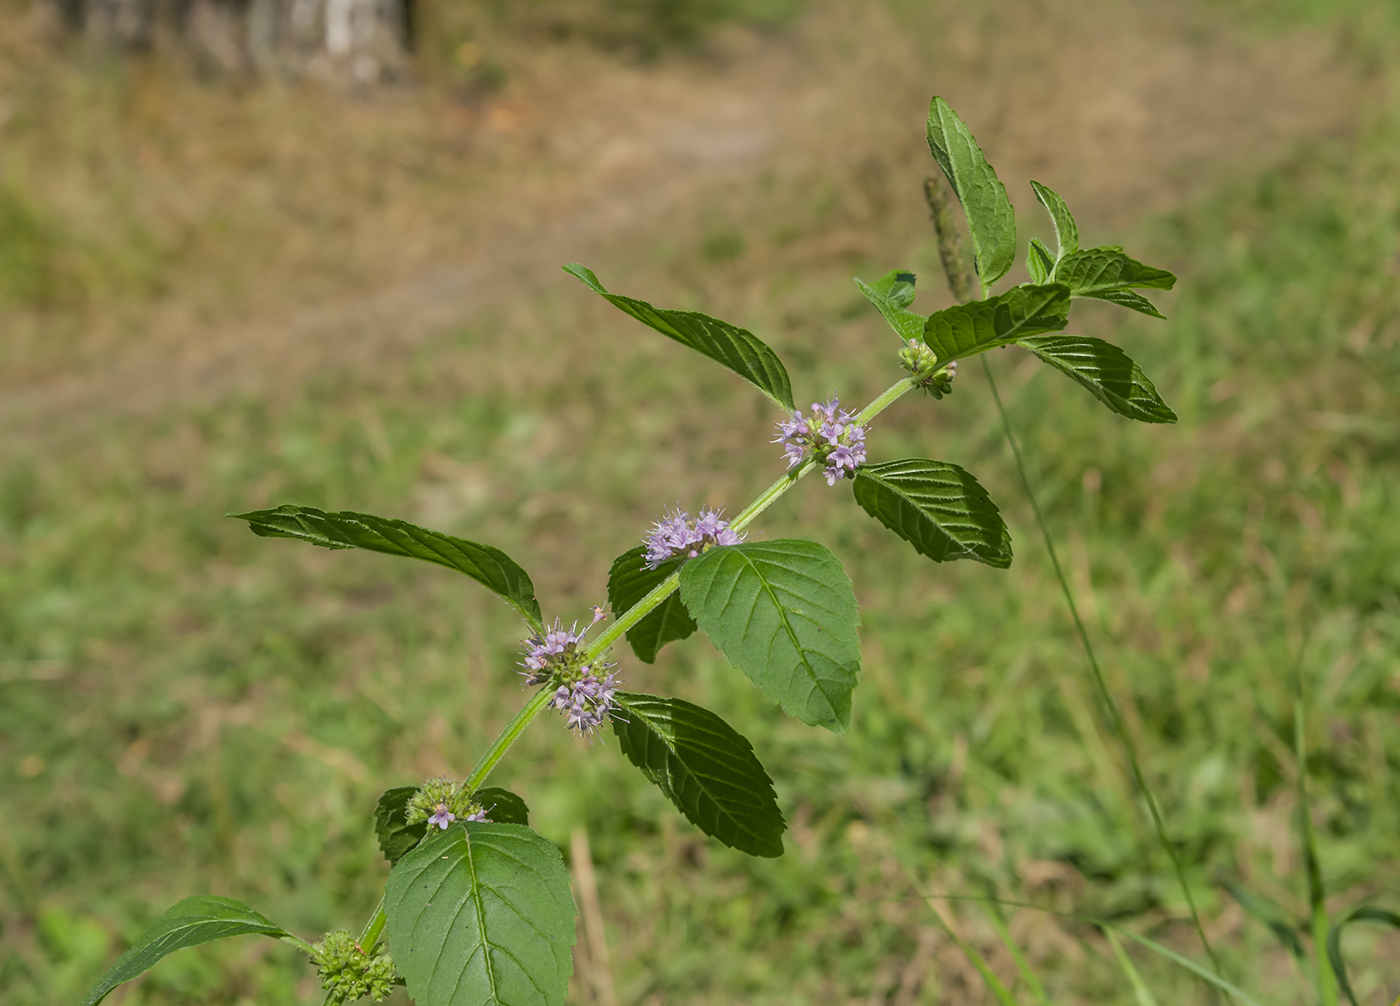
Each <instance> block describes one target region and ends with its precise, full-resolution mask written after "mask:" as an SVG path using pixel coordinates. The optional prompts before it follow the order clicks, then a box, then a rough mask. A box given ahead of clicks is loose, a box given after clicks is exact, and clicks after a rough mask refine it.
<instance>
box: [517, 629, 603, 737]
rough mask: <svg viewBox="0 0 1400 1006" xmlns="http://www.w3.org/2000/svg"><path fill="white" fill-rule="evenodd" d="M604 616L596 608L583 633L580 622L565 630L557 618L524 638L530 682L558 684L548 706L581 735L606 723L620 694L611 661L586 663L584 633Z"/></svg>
mask: <svg viewBox="0 0 1400 1006" xmlns="http://www.w3.org/2000/svg"><path fill="white" fill-rule="evenodd" d="M602 618H603V609H602V608H601V607H598V608H594V609H593V622H592V623H591V624H590V625H588V626H585V627H584V629H583V631H582V632H580V631H578V623H577V622H575V623H574V624H573V626H572V627H570V628H568V629H565V628H564V626H563V623H562V622H560V621H559V619H557V618H556V619H555V620H554V625H553V627H552V628H550V629H548V630H547V631H546V632H545V633H543V634H542V635H539V636H534V637H531V638H530V639H527V640H526V641H525V659H524V660H522V661H521V662H520V663H521V666H522V667H524V668H525V669H524V670H523V671H521V672H520V673H521V674H523V675H524V676H525V683H526V684H527V685H542V684H545V683H552V684H553V685H554V686H555V689H554V695H553V696H552V697H551V698H550V700H549V705H550V706H551V707H552V708H554V709H557V710H559V711H560V712H561V713H563V714H564V716H565V725H566V726H568V727H569V729H571V730H574V731H576V732H577V733H578V734H579V735H580V736H582V735H583V734H588V733H592V732H593V731H594V730H596V729H597V728H598V727H600V726H602V725H603V724H604V723H606V722H607V720H608V714H609V713H610V712H611V710H612V706H613V701H614V696H615V695H616V693H617V675H616V674H615V673H613V672H612V667H613V665H612V664H611V663H609V662H608V661H606V660H603V659H601V658H599V659H595V660H592V661H590V662H589V663H584V662H583V650H582V649H581V644H582V643H583V637H584V634H585V633H587V632H588V630H589V629H590V628H592V627H593V625H596V624H598V622H600V621H601V620H602Z"/></svg>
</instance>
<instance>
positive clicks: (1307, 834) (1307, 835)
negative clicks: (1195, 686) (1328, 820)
mask: <svg viewBox="0 0 1400 1006" xmlns="http://www.w3.org/2000/svg"><path fill="white" fill-rule="evenodd" d="M1295 680H1296V683H1297V686H1298V695H1297V698H1296V699H1295V700H1294V703H1293V750H1294V756H1295V757H1296V758H1297V760H1298V819H1299V825H1298V826H1299V828H1300V829H1301V830H1302V833H1303V862H1304V864H1305V866H1306V869H1307V875H1308V906H1309V908H1310V909H1311V922H1312V938H1313V958H1314V961H1315V965H1314V966H1315V968H1316V971H1315V980H1316V983H1317V998H1318V1001H1319V1002H1320V1003H1322V1006H1338V1004H1339V1003H1340V1001H1341V991H1340V989H1339V987H1338V985H1337V976H1336V975H1335V974H1333V973H1332V962H1331V961H1330V960H1329V959H1328V957H1327V953H1326V951H1325V950H1324V948H1325V947H1326V946H1327V932H1328V930H1329V929H1330V928H1331V926H1330V923H1329V922H1328V919H1327V890H1326V888H1325V887H1323V885H1322V864H1321V862H1320V861H1319V859H1318V855H1317V836H1316V835H1314V834H1313V826H1312V813H1311V811H1310V809H1309V804H1308V761H1307V759H1308V750H1307V740H1306V733H1307V730H1306V727H1307V724H1306V722H1305V720H1304V712H1303V674H1302V657H1301V655H1300V656H1299V660H1298V667H1297V669H1296V671H1295Z"/></svg>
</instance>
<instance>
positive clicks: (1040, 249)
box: [1026, 238, 1055, 284]
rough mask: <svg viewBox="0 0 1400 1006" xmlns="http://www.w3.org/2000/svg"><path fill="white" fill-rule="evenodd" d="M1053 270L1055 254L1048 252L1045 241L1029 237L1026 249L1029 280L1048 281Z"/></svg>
mask: <svg viewBox="0 0 1400 1006" xmlns="http://www.w3.org/2000/svg"><path fill="white" fill-rule="evenodd" d="M1054 270H1055V256H1054V255H1051V254H1050V249H1049V248H1046V247H1045V242H1044V241H1042V240H1040V238H1031V242H1030V247H1029V248H1027V249H1026V272H1028V273H1030V276H1031V282H1032V283H1037V284H1045V283H1048V282H1049V281H1050V274H1051V273H1052V272H1053V271H1054Z"/></svg>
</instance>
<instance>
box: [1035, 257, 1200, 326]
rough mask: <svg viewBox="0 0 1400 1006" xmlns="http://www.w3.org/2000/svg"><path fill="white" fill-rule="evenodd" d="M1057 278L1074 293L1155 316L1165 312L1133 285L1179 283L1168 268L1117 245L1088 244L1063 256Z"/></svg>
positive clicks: (1162, 287)
mask: <svg viewBox="0 0 1400 1006" xmlns="http://www.w3.org/2000/svg"><path fill="white" fill-rule="evenodd" d="M1054 279H1055V282H1057V283H1064V284H1065V285H1066V286H1068V287H1069V288H1070V292H1071V293H1072V294H1073V295H1074V296H1075V297H1093V298H1095V299H1096V300H1106V301H1108V302H1109V303H1111V304H1117V305H1119V306H1120V307H1126V308H1129V309H1131V310H1133V311H1139V312H1141V313H1143V314H1147V315H1151V316H1152V317H1154V318H1162V317H1165V316H1164V315H1163V314H1162V313H1161V312H1160V311H1158V310H1157V308H1156V307H1155V306H1153V304H1152V302H1151V301H1150V300H1148V299H1147V298H1146V297H1144V296H1142V295H1141V294H1137V293H1134V292H1133V289H1134V288H1137V289H1143V290H1170V289H1171V288H1172V287H1173V286H1175V285H1176V277H1175V276H1174V275H1172V274H1171V273H1169V272H1167V270H1165V269H1154V268H1153V267H1152V266H1147V265H1143V264H1142V263H1141V262H1139V261H1137V260H1136V259H1132V258H1129V257H1128V256H1127V255H1125V254H1123V249H1122V248H1119V247H1117V246H1116V245H1105V246H1103V247H1102V248H1087V249H1085V250H1084V251H1078V252H1075V253H1073V254H1072V255H1065V256H1063V257H1061V259H1060V261H1059V262H1058V263H1057V264H1056V266H1055V272H1054Z"/></svg>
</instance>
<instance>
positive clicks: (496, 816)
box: [472, 786, 530, 825]
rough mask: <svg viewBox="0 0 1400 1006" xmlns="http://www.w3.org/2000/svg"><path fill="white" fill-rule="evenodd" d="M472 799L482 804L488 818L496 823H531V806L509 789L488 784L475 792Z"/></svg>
mask: <svg viewBox="0 0 1400 1006" xmlns="http://www.w3.org/2000/svg"><path fill="white" fill-rule="evenodd" d="M472 799H473V800H475V801H476V802H477V803H479V804H481V806H482V808H483V809H484V810H485V812H486V816H487V818H489V819H490V820H491V821H493V822H494V823H496V824H524V825H528V824H529V823H530V808H529V807H527V806H525V801H524V800H522V799H520V797H518V796H516V795H515V794H514V793H512V792H511V791H510V790H508V789H501V787H499V786H487V787H486V788H485V789H479V790H477V791H476V792H475V793H473V794H472Z"/></svg>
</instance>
